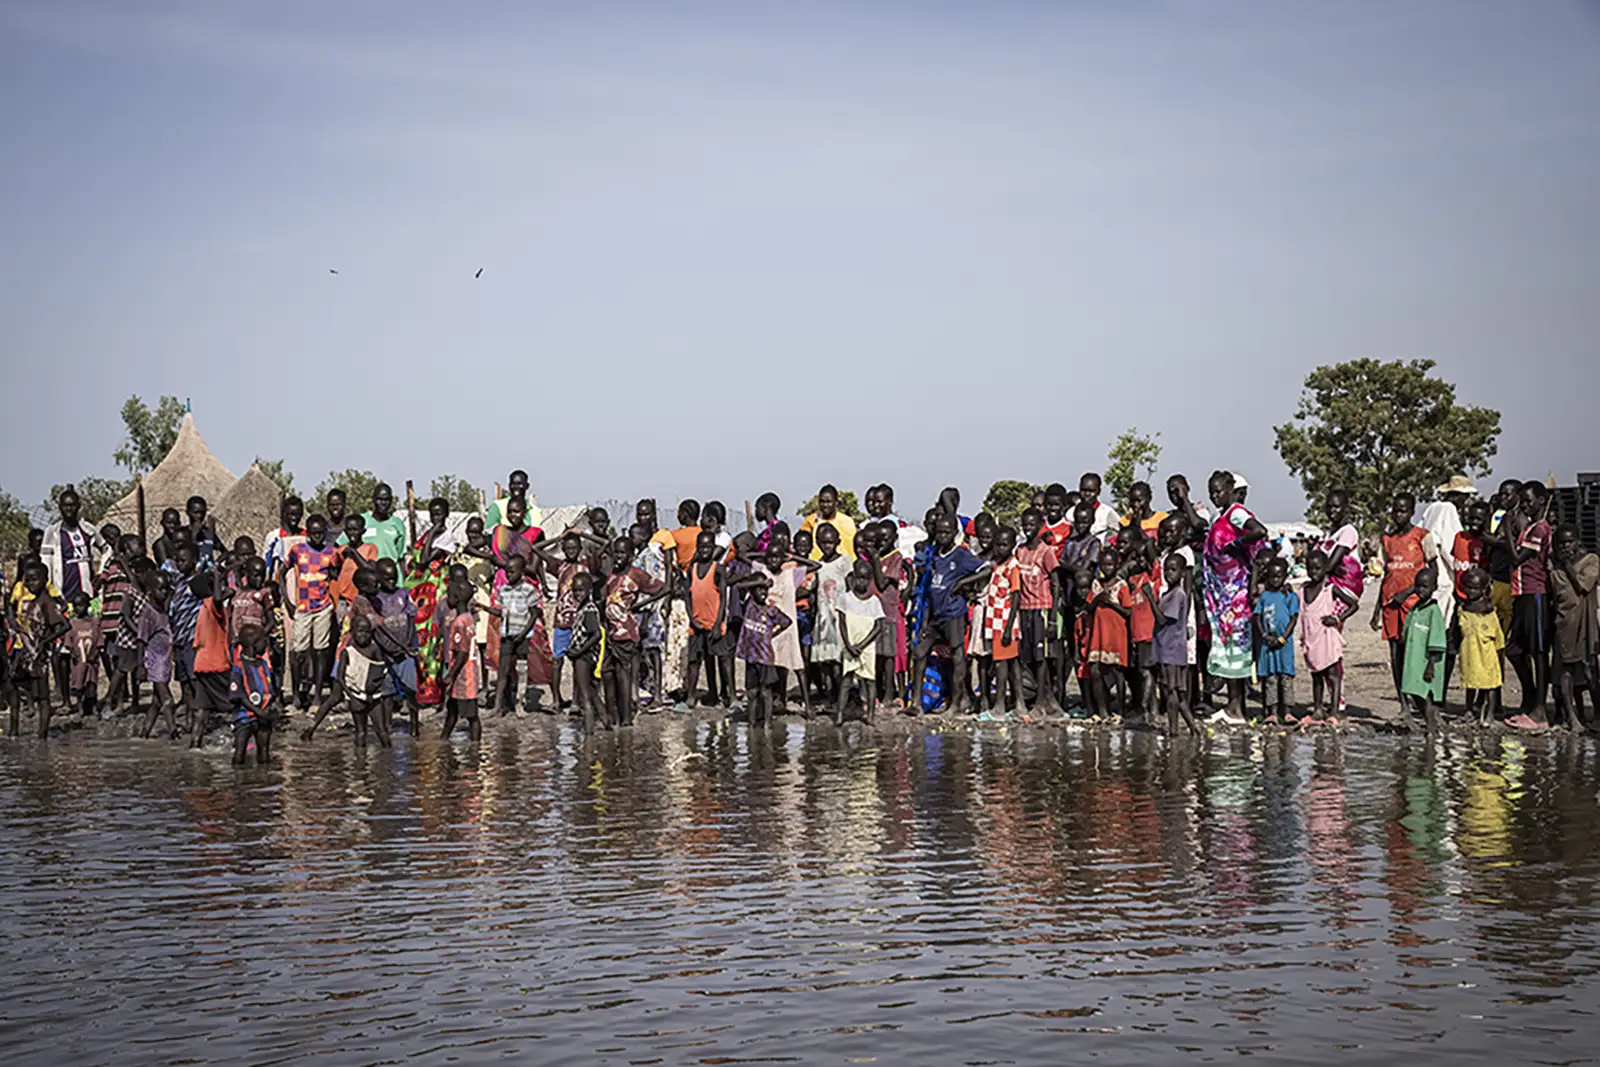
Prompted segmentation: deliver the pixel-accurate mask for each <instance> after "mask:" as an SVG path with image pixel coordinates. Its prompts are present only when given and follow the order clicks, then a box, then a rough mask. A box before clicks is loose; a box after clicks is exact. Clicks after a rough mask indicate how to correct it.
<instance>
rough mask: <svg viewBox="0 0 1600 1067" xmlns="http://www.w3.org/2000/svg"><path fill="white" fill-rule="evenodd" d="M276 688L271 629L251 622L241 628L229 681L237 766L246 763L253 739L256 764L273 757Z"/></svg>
mask: <svg viewBox="0 0 1600 1067" xmlns="http://www.w3.org/2000/svg"><path fill="white" fill-rule="evenodd" d="M276 689H277V687H276V686H275V685H274V684H273V682H272V660H271V658H270V657H269V655H268V648H267V631H266V630H264V629H262V628H261V627H260V626H257V625H256V624H254V623H251V624H250V625H248V626H246V627H244V629H242V630H240V631H239V650H238V660H237V662H236V663H234V665H233V670H232V677H231V681H230V685H229V692H230V695H231V697H232V699H233V707H234V711H233V763H234V766H236V767H242V766H244V763H245V757H246V755H248V753H249V749H250V742H252V741H254V742H255V745H256V766H258V767H265V766H266V765H267V761H268V760H269V759H271V757H272V726H273V715H274V710H275V709H274V706H273V694H274V692H276Z"/></svg>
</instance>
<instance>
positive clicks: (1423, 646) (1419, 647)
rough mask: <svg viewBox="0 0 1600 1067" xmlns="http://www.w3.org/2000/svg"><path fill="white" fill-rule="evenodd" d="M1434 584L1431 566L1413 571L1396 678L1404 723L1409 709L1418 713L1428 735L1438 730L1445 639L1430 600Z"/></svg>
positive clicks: (1436, 608)
mask: <svg viewBox="0 0 1600 1067" xmlns="http://www.w3.org/2000/svg"><path fill="white" fill-rule="evenodd" d="M1438 584H1439V579H1438V576H1437V575H1436V574H1435V573H1434V570H1433V568H1432V567H1423V568H1422V569H1421V570H1419V571H1417V579H1416V582H1415V583H1414V584H1413V586H1412V594H1413V595H1414V596H1415V597H1416V598H1417V601H1416V603H1415V604H1414V605H1413V606H1412V607H1411V610H1410V611H1409V612H1407V613H1406V615H1405V618H1404V620H1403V622H1402V627H1403V630H1402V633H1403V634H1404V639H1403V640H1402V641H1401V645H1402V651H1403V655H1404V662H1403V664H1402V666H1403V670H1402V673H1401V676H1400V693H1401V702H1402V704H1403V705H1404V714H1405V716H1406V718H1407V720H1409V719H1410V715H1411V710H1412V708H1415V709H1416V710H1418V711H1420V712H1422V715H1423V718H1424V720H1425V721H1426V722H1427V726H1428V733H1430V734H1433V733H1437V732H1438V729H1439V702H1440V701H1441V700H1442V699H1444V650H1445V646H1446V645H1447V644H1448V637H1449V635H1448V633H1447V632H1446V628H1445V624H1444V612H1442V611H1440V610H1439V605H1438V604H1437V603H1436V602H1435V601H1434V599H1433V594H1434V593H1435V592H1437V591H1438ZM1407 698H1409V699H1407ZM1407 725H1408V726H1409V721H1408V722H1407Z"/></svg>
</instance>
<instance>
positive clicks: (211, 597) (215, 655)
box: [189, 570, 272, 760]
mask: <svg viewBox="0 0 1600 1067" xmlns="http://www.w3.org/2000/svg"><path fill="white" fill-rule="evenodd" d="M224 577H225V576H224V574H223V572H222V571H220V570H209V571H204V572H202V573H200V574H197V575H195V576H194V577H193V578H191V579H189V591H190V592H191V593H193V594H194V596H195V597H196V598H197V599H198V600H199V601H200V610H199V611H198V612H197V613H196V614H195V622H194V637H193V639H192V640H193V643H194V660H193V667H194V670H193V673H192V675H191V678H190V683H189V685H190V695H189V711H190V715H189V746H190V747H191V748H199V747H200V745H201V743H202V742H203V741H204V740H205V735H206V726H207V723H208V719H209V718H210V715H211V713H212V712H214V711H215V712H220V713H222V714H224V715H226V714H227V713H228V712H230V711H234V710H236V708H237V706H238V694H237V693H235V692H234V683H235V681H236V679H235V678H234V673H235V671H234V668H235V666H236V664H235V662H234V656H233V654H232V652H231V650H230V645H229V640H228V613H227V611H226V609H225V608H224V607H223V603H225V601H226V590H225V589H222V588H220V587H223V586H225V584H226V583H225V582H224V580H223V579H224ZM253 625H255V626H256V629H257V630H258V631H259V633H260V637H261V648H260V649H259V650H258V651H254V652H253V653H252V649H253V648H254V646H253V645H252V646H250V648H245V649H244V651H243V652H242V654H243V655H246V656H249V655H251V654H254V655H257V656H267V654H268V653H267V649H268V646H267V634H266V630H265V629H264V628H262V627H261V626H260V624H253ZM243 638H244V634H243V631H241V632H240V641H241V647H243ZM266 662H267V668H266V674H265V675H264V676H263V677H265V679H266V681H267V683H268V684H269V685H270V684H271V682H272V666H271V659H270V657H269V658H268V659H267V660H266ZM262 706H263V707H265V705H262ZM267 730H268V731H269V732H270V731H271V726H270V725H269V726H268V727H267ZM257 758H258V760H259V758H260V743H259V741H258V743H257Z"/></svg>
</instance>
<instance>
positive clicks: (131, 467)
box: [79, 396, 184, 489]
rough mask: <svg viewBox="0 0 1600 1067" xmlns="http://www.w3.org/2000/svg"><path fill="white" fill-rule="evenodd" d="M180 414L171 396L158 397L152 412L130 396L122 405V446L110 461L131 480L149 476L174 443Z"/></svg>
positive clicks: (179, 405) (181, 409) (179, 404)
mask: <svg viewBox="0 0 1600 1067" xmlns="http://www.w3.org/2000/svg"><path fill="white" fill-rule="evenodd" d="M183 413H184V403H183V401H181V400H179V399H178V398H177V397H175V396H164V397H162V398H161V399H160V400H159V401H158V402H157V403H156V409H155V410H154V411H151V410H150V408H149V407H148V406H147V405H146V404H145V402H144V401H143V400H142V399H140V398H139V397H137V396H130V397H129V398H128V399H127V400H126V401H125V402H124V403H123V405H122V425H123V438H122V446H121V447H120V448H118V449H117V450H116V451H115V452H113V453H112V454H111V458H112V459H113V460H115V461H116V463H117V465H118V466H120V467H124V468H126V469H127V471H128V473H129V474H131V475H133V476H135V477H137V476H139V475H141V474H148V473H150V471H151V470H153V469H155V466H156V464H158V463H160V462H161V461H162V460H164V459H166V458H167V453H168V452H171V451H172V446H173V445H174V444H176V443H177V441H178V424H179V423H180V422H182V421H183ZM79 488H80V489H81V488H82V487H81V486H80V487H79Z"/></svg>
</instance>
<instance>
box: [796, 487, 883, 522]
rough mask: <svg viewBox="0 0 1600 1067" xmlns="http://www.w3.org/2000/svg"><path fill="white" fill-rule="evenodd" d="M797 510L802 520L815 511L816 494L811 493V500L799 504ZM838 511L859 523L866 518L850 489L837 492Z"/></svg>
mask: <svg viewBox="0 0 1600 1067" xmlns="http://www.w3.org/2000/svg"><path fill="white" fill-rule="evenodd" d="M799 510H800V517H801V518H804V517H805V516H807V515H810V514H811V513H812V512H814V511H816V510H817V497H816V494H815V493H813V494H812V495H811V499H809V500H807V501H805V502H804V503H803V504H801V505H800V509H799ZM839 510H840V511H841V512H843V513H844V514H846V515H848V516H850V517H851V518H852V519H854V520H855V521H857V522H860V521H861V520H862V519H864V518H866V517H867V513H866V512H865V511H863V510H862V509H861V502H860V501H859V500H857V499H856V494H855V491H854V490H851V489H841V490H839Z"/></svg>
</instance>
